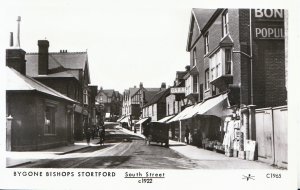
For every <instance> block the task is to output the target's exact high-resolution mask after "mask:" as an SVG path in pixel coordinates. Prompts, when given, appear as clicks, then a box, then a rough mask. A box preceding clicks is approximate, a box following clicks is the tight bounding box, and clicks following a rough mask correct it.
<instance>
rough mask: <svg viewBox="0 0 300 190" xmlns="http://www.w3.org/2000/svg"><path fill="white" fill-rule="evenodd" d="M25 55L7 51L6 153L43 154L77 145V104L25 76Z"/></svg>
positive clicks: (21, 51)
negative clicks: (8, 151) (32, 152)
mask: <svg viewBox="0 0 300 190" xmlns="http://www.w3.org/2000/svg"><path fill="white" fill-rule="evenodd" d="M25 64H26V60H25V51H23V50H22V49H20V48H10V49H7V50H6V65H7V66H8V67H6V68H5V73H6V80H7V81H6V82H7V83H6V115H7V116H8V119H9V121H7V126H6V132H7V134H6V147H7V150H13V151H27V150H41V149H47V148H52V147H57V146H62V145H67V144H71V143H73V142H74V136H73V130H74V119H73V118H74V110H73V105H74V104H76V103H77V102H76V101H75V100H72V99H71V98H69V97H67V96H65V95H63V94H61V93H59V92H57V91H56V90H54V89H52V88H50V87H48V86H46V85H44V84H42V83H40V82H38V81H37V80H35V79H33V78H31V77H28V76H26V72H25V71H26V67H25Z"/></svg>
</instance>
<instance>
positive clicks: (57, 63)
mask: <svg viewBox="0 0 300 190" xmlns="http://www.w3.org/2000/svg"><path fill="white" fill-rule="evenodd" d="M48 55H49V66H48V69H49V71H50V72H49V75H51V74H50V73H52V72H51V70H59V69H60V70H61V71H66V70H67V71H69V70H82V71H84V70H85V69H88V56H87V52H63V53H57V52H54V53H53V52H49V54H48ZM25 59H26V75H28V76H31V77H37V76H38V53H26V55H25ZM52 74H53V73H52ZM63 74H66V76H67V77H70V76H72V74H74V73H72V72H71V73H68V72H67V73H61V75H63ZM52 77H53V76H52ZM74 77H75V78H77V79H78V78H79V76H78V75H77V73H76V74H74ZM89 80H90V79H89Z"/></svg>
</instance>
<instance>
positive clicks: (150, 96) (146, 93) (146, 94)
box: [144, 91, 159, 103]
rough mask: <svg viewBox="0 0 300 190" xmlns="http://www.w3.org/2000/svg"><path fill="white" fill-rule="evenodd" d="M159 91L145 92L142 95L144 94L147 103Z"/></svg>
mask: <svg viewBox="0 0 300 190" xmlns="http://www.w3.org/2000/svg"><path fill="white" fill-rule="evenodd" d="M158 92H159V91H145V92H144V94H145V100H146V102H147V103H148V102H149V101H150V100H151V99H152V98H153V96H154V95H155V94H157V93H158Z"/></svg>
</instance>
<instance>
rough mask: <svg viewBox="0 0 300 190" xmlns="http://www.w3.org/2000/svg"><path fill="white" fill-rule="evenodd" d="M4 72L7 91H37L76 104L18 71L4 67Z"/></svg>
mask: <svg viewBox="0 0 300 190" xmlns="http://www.w3.org/2000/svg"><path fill="white" fill-rule="evenodd" d="M5 71H6V79H7V81H6V90H7V91H38V92H41V93H44V94H48V95H51V96H55V97H57V98H61V99H64V100H67V101H70V102H76V101H75V100H73V99H71V98H69V97H67V96H65V95H63V94H61V93H59V92H57V91H56V90H53V89H52V88H50V87H48V86H46V85H44V84H42V83H40V82H38V81H37V80H35V79H33V78H31V77H27V76H24V75H22V74H20V73H19V72H18V71H16V70H14V69H12V68H9V67H5Z"/></svg>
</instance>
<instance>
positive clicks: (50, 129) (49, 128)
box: [44, 100, 58, 136]
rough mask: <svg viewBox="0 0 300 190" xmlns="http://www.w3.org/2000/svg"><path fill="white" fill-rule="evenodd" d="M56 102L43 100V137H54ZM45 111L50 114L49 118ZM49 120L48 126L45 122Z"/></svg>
mask: <svg viewBox="0 0 300 190" xmlns="http://www.w3.org/2000/svg"><path fill="white" fill-rule="evenodd" d="M57 105H58V102H55V101H52V100H45V108H44V119H45V123H44V135H45V136H47V135H56V122H55V120H56V111H57ZM47 110H48V111H49V112H50V115H49V117H50V118H49V117H47ZM48 120H49V124H47V121H48Z"/></svg>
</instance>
